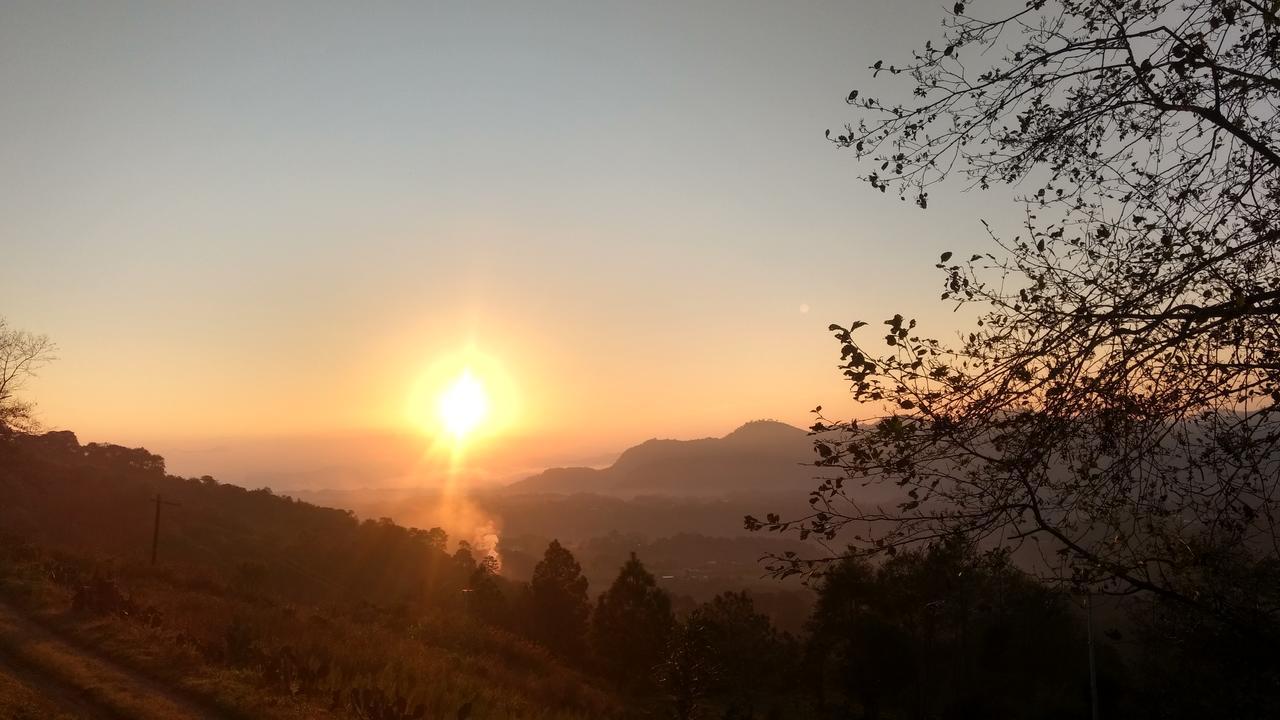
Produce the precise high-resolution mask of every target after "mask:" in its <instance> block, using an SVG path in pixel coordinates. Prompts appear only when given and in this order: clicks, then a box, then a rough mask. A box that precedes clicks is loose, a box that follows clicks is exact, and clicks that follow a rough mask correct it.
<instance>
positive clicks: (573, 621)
mask: <svg viewBox="0 0 1280 720" xmlns="http://www.w3.org/2000/svg"><path fill="white" fill-rule="evenodd" d="M528 598H529V610H528V613H529V617H528V620H529V630H530V634H531V635H532V636H533V637H534V638H536V639H537V640H539V641H540V642H542V643H543V644H544V645H546V646H547V647H548V648H550V649H551V650H553V651H555V652H556V653H558V654H560V655H562V656H564V657H569V658H581V657H582V656H583V654H584V652H585V650H586V639H587V618H588V616H589V615H590V613H591V605H590V603H589V601H588V600H587V579H586V578H585V577H583V575H582V566H581V565H579V564H578V561H577V560H576V559H574V557H573V553H571V552H569V551H568V550H566V549H565V548H564V546H562V545H561V544H560V541H558V540H552V541H551V544H550V545H548V546H547V551H546V553H544V554H543V556H542V560H541V561H540V562H539V563H538V564H537V565H536V566H535V567H534V568H533V579H532V580H531V581H530V582H529V596H528Z"/></svg>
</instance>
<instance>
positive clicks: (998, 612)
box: [810, 539, 1110, 718]
mask: <svg viewBox="0 0 1280 720" xmlns="http://www.w3.org/2000/svg"><path fill="white" fill-rule="evenodd" d="M810 631H811V635H812V638H813V640H812V642H813V643H814V651H815V654H816V655H817V659H818V660H819V661H820V663H821V666H822V667H821V669H820V672H823V673H824V674H825V675H826V680H827V682H826V685H827V687H829V688H833V689H836V690H838V692H839V695H840V696H841V697H843V701H842V702H843V703H844V704H845V705H846V706H847V707H848V708H849V709H853V708H856V709H859V710H860V711H861V713H862V714H863V716H864V717H867V718H876V717H881V716H885V717H956V718H960V717H973V718H979V717H982V718H991V717H999V718H1044V717H1081V716H1084V715H1086V714H1087V712H1088V710H1087V709H1088V704H1089V681H1088V677H1089V676H1088V655H1087V651H1086V644H1085V639H1084V634H1083V632H1082V631H1081V628H1080V627H1079V624H1078V623H1077V622H1076V621H1075V619H1074V618H1073V616H1072V615H1071V613H1070V607H1069V605H1068V604H1067V602H1066V598H1065V597H1064V596H1062V595H1061V594H1058V593H1055V592H1053V591H1051V590H1049V589H1047V588H1045V587H1043V586H1042V585H1040V584H1039V583H1037V582H1036V581H1035V580H1034V579H1032V578H1030V577H1029V576H1026V575H1024V574H1023V573H1022V572H1021V571H1019V570H1017V569H1016V568H1014V567H1013V566H1012V565H1010V564H1009V561H1008V557H1007V555H1006V554H1005V553H1002V552H991V553H982V554H979V553H976V552H974V551H973V550H972V549H971V548H970V546H968V545H967V544H966V543H965V542H963V541H962V540H959V539H953V540H950V541H947V542H944V543H940V544H936V545H933V546H931V547H930V548H928V549H927V550H919V551H909V552H905V553H901V554H899V555H898V556H896V557H894V558H892V559H890V560H888V561H886V562H885V563H884V564H883V565H881V566H880V567H872V566H870V565H869V564H867V563H866V562H865V561H863V560H860V559H857V558H850V559H847V560H845V561H843V562H841V563H840V564H839V565H837V566H836V567H835V568H833V570H832V572H831V573H829V574H827V575H825V576H824V577H823V579H822V581H821V584H820V585H819V595H818V604H817V606H816V608H815V610H814V614H813V619H812V620H811V623H810ZM1108 658H1109V656H1108ZM1108 667H1110V665H1109V664H1108ZM831 699H836V698H834V697H832V698H831ZM838 702H840V701H838Z"/></svg>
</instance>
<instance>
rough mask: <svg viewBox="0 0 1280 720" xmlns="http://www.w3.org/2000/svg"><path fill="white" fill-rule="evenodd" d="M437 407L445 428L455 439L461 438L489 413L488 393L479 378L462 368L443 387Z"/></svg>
mask: <svg viewBox="0 0 1280 720" xmlns="http://www.w3.org/2000/svg"><path fill="white" fill-rule="evenodd" d="M437 409H438V411H439V413H440V420H441V421H442V422H443V423H444V427H445V429H446V430H448V431H449V432H450V433H451V434H452V435H453V437H454V438H455V439H457V440H461V439H462V438H464V437H466V436H467V434H468V433H470V432H471V431H472V430H474V429H475V428H476V426H478V425H479V424H480V423H481V422H483V421H484V419H485V416H487V415H488V414H489V395H488V393H487V392H485V389H484V383H482V382H480V380H479V378H477V377H476V376H475V375H473V374H471V371H470V370H463V371H462V374H461V375H459V376H458V378H457V379H456V380H454V381H453V382H452V383H451V384H450V385H449V387H447V388H445V391H444V393H443V394H442V395H441V396H440V403H439V406H438V408H437Z"/></svg>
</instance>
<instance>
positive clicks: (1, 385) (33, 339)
mask: <svg viewBox="0 0 1280 720" xmlns="http://www.w3.org/2000/svg"><path fill="white" fill-rule="evenodd" d="M53 352H54V345H53V343H52V342H51V341H50V340H49V338H48V337H46V336H44V335H36V334H34V333H30V332H27V331H26V330H11V329H9V326H8V325H7V324H6V323H5V320H4V318H0V432H3V431H18V432H31V431H34V430H35V429H36V427H37V423H36V420H35V417H34V416H33V415H32V410H33V409H34V407H35V405H34V404H33V403H31V402H30V401H25V400H21V399H19V398H18V392H19V391H20V390H22V387H23V385H24V384H25V383H26V381H27V380H28V379H30V378H31V376H33V375H34V374H35V372H36V370H38V369H39V368H40V366H42V365H44V364H45V363H47V362H49V361H50V360H52V359H53Z"/></svg>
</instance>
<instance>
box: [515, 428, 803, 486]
mask: <svg viewBox="0 0 1280 720" xmlns="http://www.w3.org/2000/svg"><path fill="white" fill-rule="evenodd" d="M812 459H813V443H812V439H811V438H810V437H809V435H808V433H807V432H805V431H804V430H801V429H799V428H796V427H792V426H790V425H787V424H785V423H780V422H775V421H772V420H757V421H753V422H749V423H747V424H745V425H743V426H741V427H739V428H738V429H737V430H734V431H733V432H731V433H729V434H728V435H725V436H724V437H722V438H702V439H698V440H659V439H653V440H648V441H645V442H643V443H641V444H640V445H637V446H635V447H632V448H630V449H628V450H626V451H625V452H623V453H622V455H621V456H619V457H618V460H617V461H616V462H615V463H614V464H613V465H611V466H609V467H607V468H601V469H595V468H581V467H576V468H551V469H549V470H546V471H544V472H542V473H539V474H537V475H534V476H532V477H529V478H526V479H524V480H520V481H518V482H515V483H512V484H511V485H508V486H507V490H508V491H509V492H512V493H560V494H572V493H598V494H604V495H643V494H653V495H672V496H720V495H728V494H735V493H780V492H781V493H801V494H803V493H804V492H805V491H807V490H808V489H810V488H811V487H812V486H813V485H814V483H813V478H814V477H815V476H816V475H819V474H820V473H819V471H818V469H817V468H815V467H813V465H812V464H811V463H812Z"/></svg>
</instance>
